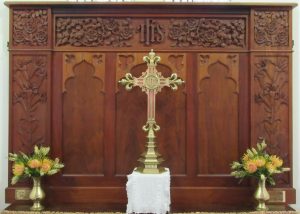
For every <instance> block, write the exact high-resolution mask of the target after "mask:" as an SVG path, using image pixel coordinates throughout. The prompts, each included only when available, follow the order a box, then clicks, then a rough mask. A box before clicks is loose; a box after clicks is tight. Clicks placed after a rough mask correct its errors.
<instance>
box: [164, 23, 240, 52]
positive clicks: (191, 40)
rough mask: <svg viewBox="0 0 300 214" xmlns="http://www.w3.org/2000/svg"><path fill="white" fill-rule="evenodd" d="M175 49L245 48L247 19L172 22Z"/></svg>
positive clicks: (170, 33) (170, 34)
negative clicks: (194, 47)
mask: <svg viewBox="0 0 300 214" xmlns="http://www.w3.org/2000/svg"><path fill="white" fill-rule="evenodd" d="M170 25H171V27H170V28H169V35H168V36H169V38H170V39H171V40H173V41H174V43H173V44H172V46H173V47H190V46H201V47H206V48H217V47H220V48H226V47H245V45H246V41H245V33H246V27H245V26H246V24H245V19H222V18H212V19H209V18H200V19H196V18H192V19H185V20H178V19H173V20H171V24H170Z"/></svg>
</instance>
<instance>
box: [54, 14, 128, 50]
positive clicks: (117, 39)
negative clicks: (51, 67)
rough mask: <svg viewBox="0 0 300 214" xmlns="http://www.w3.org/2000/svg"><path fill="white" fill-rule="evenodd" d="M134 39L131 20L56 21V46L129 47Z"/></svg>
mask: <svg viewBox="0 0 300 214" xmlns="http://www.w3.org/2000/svg"><path fill="white" fill-rule="evenodd" d="M132 37H133V28H132V27H131V20H130V19H113V18H101V17H89V18H77V17H75V18H74V17H59V18H57V19H56V45H57V46H66V45H70V46H75V47H82V46H86V47H98V46H105V45H106V46H112V47H129V46H131V44H130V43H129V42H128V40H130V39H131V38H132Z"/></svg>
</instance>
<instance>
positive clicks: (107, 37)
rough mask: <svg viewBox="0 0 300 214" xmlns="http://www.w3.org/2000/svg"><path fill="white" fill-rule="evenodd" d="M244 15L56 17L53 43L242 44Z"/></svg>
mask: <svg viewBox="0 0 300 214" xmlns="http://www.w3.org/2000/svg"><path fill="white" fill-rule="evenodd" d="M246 20H247V19H246V17H215V18H204V17H203V18H197V17H191V18H186V19H177V18H151V19H149V18H146V19H145V18H136V17H131V18H112V17H66V16H64V17H63V16H61V17H57V18H56V24H55V26H56V40H55V41H56V42H55V44H56V47H60V48H63V47H65V46H72V47H106V48H124V47H134V48H144V49H145V48H147V50H148V49H149V48H148V46H150V45H151V46H152V47H153V48H154V49H157V48H166V49H170V50H171V49H174V48H178V49H179V48H181V49H182V48H194V49H196V48H199V47H203V48H222V49H224V48H238V49H241V48H245V47H246V46H247V42H246V29H247V26H246Z"/></svg>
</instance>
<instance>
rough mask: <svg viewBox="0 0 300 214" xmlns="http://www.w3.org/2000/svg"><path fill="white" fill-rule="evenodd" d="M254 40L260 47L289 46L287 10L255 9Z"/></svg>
mask: <svg viewBox="0 0 300 214" xmlns="http://www.w3.org/2000/svg"><path fill="white" fill-rule="evenodd" d="M254 40H255V43H256V44H257V45H258V46H261V47H283V46H289V15H288V11H255V12H254Z"/></svg>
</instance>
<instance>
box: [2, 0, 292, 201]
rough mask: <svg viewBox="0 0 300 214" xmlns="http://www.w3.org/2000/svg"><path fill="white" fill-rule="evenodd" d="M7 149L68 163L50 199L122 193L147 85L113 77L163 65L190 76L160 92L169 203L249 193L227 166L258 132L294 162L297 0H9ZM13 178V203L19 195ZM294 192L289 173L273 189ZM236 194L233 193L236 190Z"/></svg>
mask: <svg viewBox="0 0 300 214" xmlns="http://www.w3.org/2000/svg"><path fill="white" fill-rule="evenodd" d="M7 4H8V5H9V7H10V26H11V27H10V29H11V30H10V41H9V50H10V77H11V79H10V81H11V82H10V86H11V90H10V97H11V99H10V142H9V148H10V152H18V151H23V152H28V151H31V150H32V147H33V145H35V144H44V145H50V146H51V148H52V154H53V155H55V156H59V157H61V158H62V161H63V162H64V163H65V164H66V167H65V168H64V170H63V171H62V173H61V174H59V175H56V176H53V177H51V178H49V179H46V181H45V186H46V191H47V195H48V196H49V197H47V200H48V203H63V202H70V203H77V202H88V203H106V202H112V203H122V204H124V203H126V194H125V193H126V192H125V182H126V174H128V173H130V172H131V171H132V169H133V167H134V166H136V164H137V162H136V160H137V158H138V156H139V154H140V153H141V151H143V148H144V142H145V134H144V133H143V132H142V130H141V127H142V125H143V123H144V121H145V118H146V97H145V95H144V94H143V93H142V92H140V91H139V90H133V91H132V92H131V93H128V92H125V91H124V89H123V88H122V87H119V86H118V84H117V81H118V80H119V79H120V78H121V77H122V76H124V74H125V73H126V72H131V73H133V74H134V75H135V76H139V75H140V74H141V72H142V71H145V69H146V65H145V64H144V63H143V62H142V57H143V56H144V55H146V54H147V53H148V52H149V50H150V49H154V51H155V52H156V53H157V54H158V55H160V56H161V58H162V61H161V63H160V64H159V66H158V70H159V71H160V72H162V74H163V75H164V76H167V75H169V74H171V73H172V72H176V73H177V74H178V75H179V76H180V77H182V78H183V79H184V80H185V81H186V84H185V86H184V87H183V88H180V89H179V90H178V91H177V92H176V93H170V91H168V90H164V91H163V92H162V93H161V95H160V96H158V98H157V120H158V121H157V122H158V124H160V126H161V133H159V135H158V138H157V141H158V143H159V151H160V152H161V153H162V155H163V157H164V158H165V159H166V162H165V166H167V167H169V168H170V170H171V174H172V182H171V183H172V203H173V204H174V206H176V205H178V206H183V207H184V206H197V204H199V202H200V204H201V203H208V204H209V203H215V202H218V203H223V204H236V203H240V204H241V203H245V204H249V203H251V200H250V198H251V197H252V192H251V191H252V186H253V183H252V182H250V181H245V182H243V183H242V184H238V183H237V181H236V180H235V179H234V178H232V177H231V176H230V168H229V164H230V163H231V162H232V161H233V160H236V159H238V158H239V157H240V156H241V154H242V153H243V152H244V151H245V149H246V148H247V147H249V146H251V145H255V144H256V141H257V139H258V137H260V136H263V137H265V138H266V139H267V141H268V142H269V151H270V152H272V153H275V154H277V155H280V156H281V157H283V158H284V161H285V165H286V166H288V167H291V168H292V150H291V149H292V138H291V130H292V127H291V124H292V120H291V118H292V117H291V96H290V95H291V72H292V70H291V69H292V68H291V60H292V58H291V56H292V55H291V53H292V38H291V32H292V25H291V11H292V7H293V6H294V5H272V6H271V5H260V6H258V5H250V4H248V5H234V4H225V5H221V4H219V5H211V4H194V5H193V4H183V5H179V4H173V5H172V4H169V5H168V4H159V3H156V4H155V3H153V4H149V3H148V4H135V3H133V4H130V3H124V4H118V3H115V4H104V3H82V4H80V3H72V4H71V3H26V2H23V3H22V2H20V3H7ZM27 186H28V183H22V184H19V186H9V187H8V188H7V191H6V201H7V202H9V203H13V202H17V201H18V200H17V199H18V197H16V190H22V188H24V187H27ZM277 190H283V191H285V194H286V197H285V198H286V200H285V201H284V202H283V201H282V203H294V202H295V190H294V189H293V186H292V172H289V173H285V174H283V175H281V176H278V177H277V186H276V187H275V188H274V191H277ZM229 192H230V194H228V193H229Z"/></svg>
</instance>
